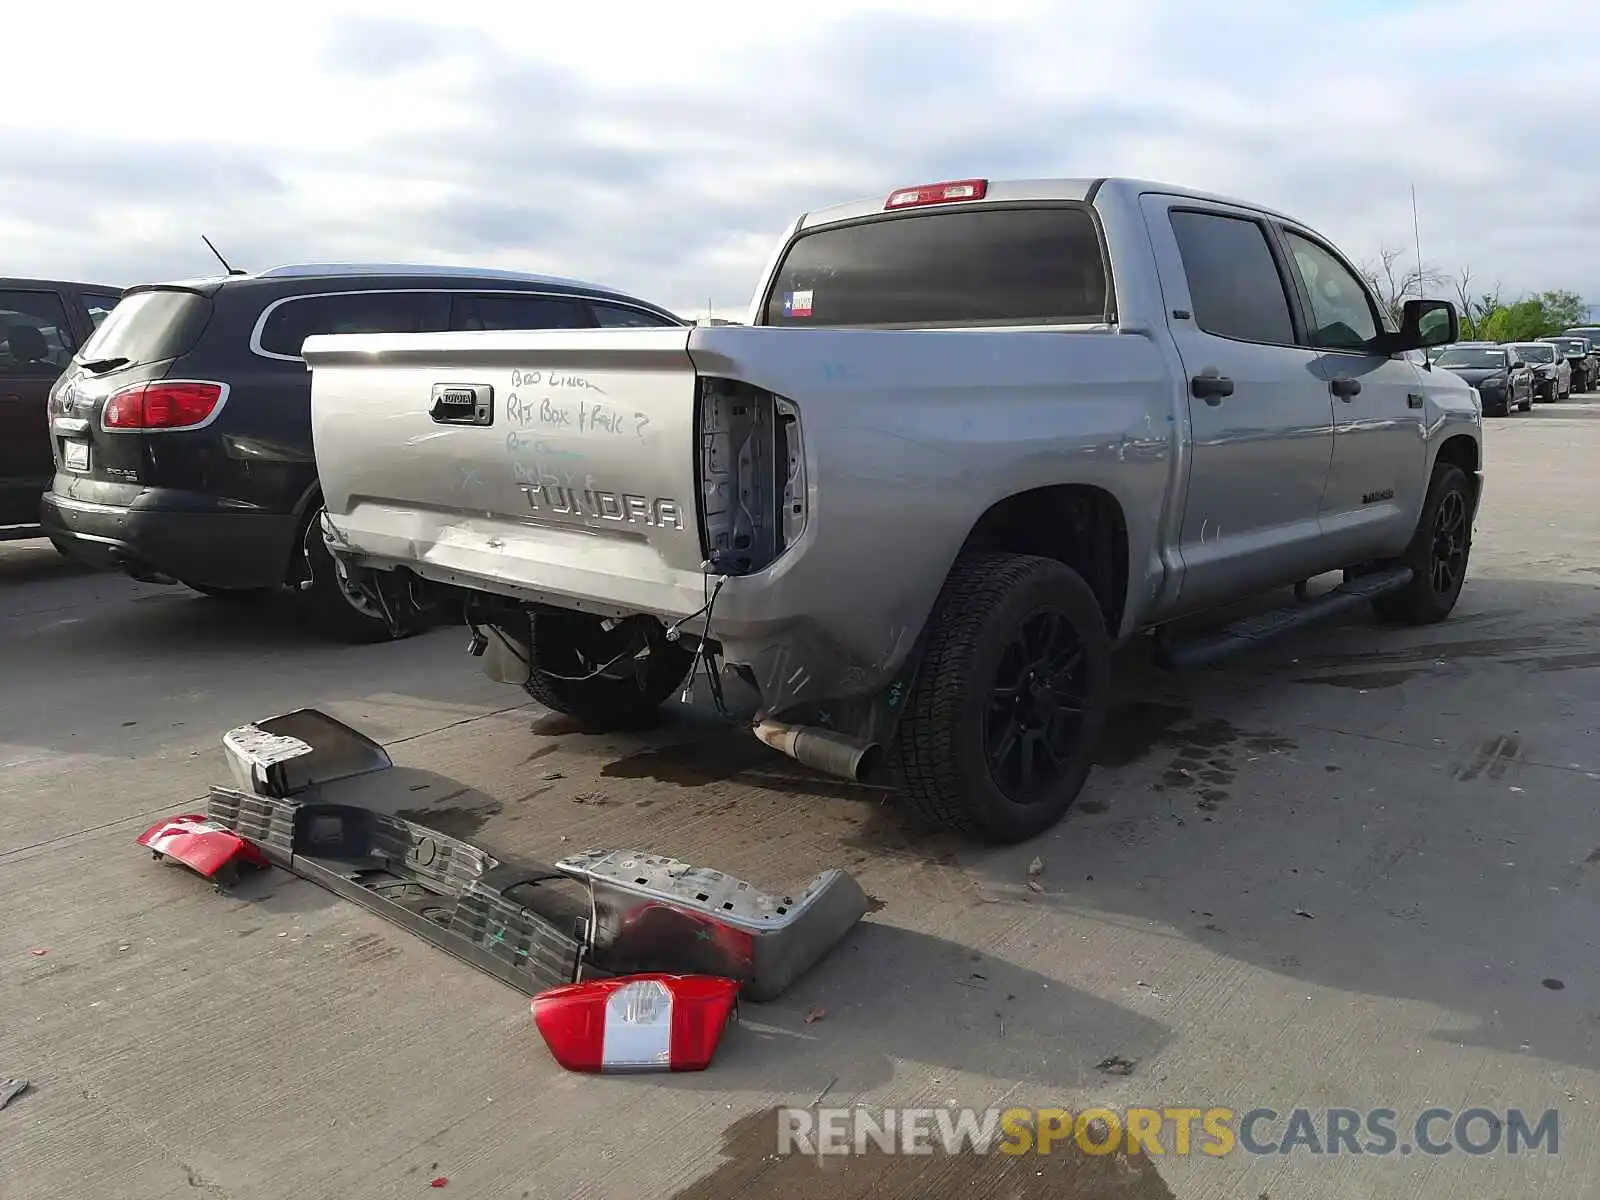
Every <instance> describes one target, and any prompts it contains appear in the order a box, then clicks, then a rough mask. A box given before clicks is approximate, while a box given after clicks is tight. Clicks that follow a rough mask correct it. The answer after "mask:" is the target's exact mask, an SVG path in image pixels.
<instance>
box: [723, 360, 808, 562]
mask: <svg viewBox="0 0 1600 1200" xmlns="http://www.w3.org/2000/svg"><path fill="white" fill-rule="evenodd" d="M698 408H699V428H700V539H701V543H702V546H703V549H704V551H705V556H706V560H707V561H708V562H709V563H711V564H712V565H713V566H714V567H716V568H717V569H718V570H719V571H720V572H721V573H726V574H735V575H747V574H750V573H751V572H754V571H759V570H761V569H763V568H764V567H767V566H769V565H771V564H772V563H773V562H774V561H775V560H776V559H777V558H778V557H779V555H781V554H783V552H784V551H785V550H787V549H788V548H789V547H790V546H793V545H794V544H795V542H797V541H798V540H799V539H800V535H801V533H803V532H804V531H805V527H806V520H807V517H808V515H809V508H810V499H809V497H808V495H807V492H806V458H805V444H804V442H803V440H802V438H801V432H800V410H799V409H798V408H797V407H796V406H795V405H794V403H793V402H792V401H789V400H786V399H784V398H783V397H782V396H774V395H773V394H772V393H771V392H765V391H762V390H761V389H760V388H756V387H752V386H751V385H750V384H747V383H741V382H739V381H737V380H732V379H717V378H713V377H710V376H705V377H702V378H701V380H700V396H699V405H698Z"/></svg>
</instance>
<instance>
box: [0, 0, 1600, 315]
mask: <svg viewBox="0 0 1600 1200" xmlns="http://www.w3.org/2000/svg"><path fill="white" fill-rule="evenodd" d="M236 3H237V0H236ZM233 8H234V5H230V4H218V3H208V4H204V5H201V4H192V5H191V4H179V3H172V2H166V3H163V2H161V0H142V2H141V3H138V4H127V3H118V4H112V3H106V2H103V0H75V3H73V4H70V5H44V4H29V5H22V4H17V5H14V6H12V7H10V8H8V10H7V13H6V21H5V47H6V49H5V53H4V62H5V71H4V76H3V78H4V81H5V91H6V93H7V96H8V100H9V103H7V104H6V105H5V106H4V107H0V247H3V248H4V261H3V262H0V273H4V274H12V275H45V276H54V277H67V278H81V279H88V280H95V281H102V282H106V283H113V284H127V283H132V282H136V281H139V280H143V279H150V278H160V277H174V276H183V275H189V274H195V273H203V272H206V271H209V270H210V269H211V268H212V267H213V266H214V263H213V261H212V260H211V259H210V257H209V255H208V254H207V252H206V250H205V247H204V246H203V244H202V243H201V241H200V235H201V234H202V233H206V234H209V235H210V236H211V238H212V240H213V241H215V242H216V243H217V244H218V246H219V247H221V248H222V250H223V252H224V253H225V254H227V255H228V256H229V257H230V258H231V259H232V260H234V263H235V265H243V266H246V267H251V268H259V267H264V266H268V265H272V264H274V263H281V262H292V261H328V260H346V261H348V260H369V261H370V260H379V261H407V262H422V261H433V262H454V263H472V264H482V265H492V266H501V267H519V268H529V269H535V270H541V271H550V272H554V273H558V274H564V275H575V276H579V277H582V278H586V279H592V280H595V281H598V282H603V283H608V284H612V285H614V286H618V287H622V288H626V289H628V290H630V291H633V292H636V293H638V294H640V295H644V296H647V297H649V298H651V299H654V300H656V301H658V302H660V303H664V304H667V305H669V306H671V307H674V308H676V309H678V310H679V311H682V312H694V311H696V310H699V311H704V309H705V306H706V305H707V302H708V301H709V302H710V303H711V304H712V305H713V306H714V307H715V308H716V309H717V310H718V311H719V312H721V313H724V314H727V315H741V314H742V309H743V306H744V304H745V303H746V301H747V299H748V297H749V293H750V291H751V289H752V287H753V286H754V283H755V276H756V274H757V272H758V271H759V270H760V268H761V266H762V264H763V262H764V260H765V258H766V255H767V253H768V252H769V250H770V248H771V243H772V239H773V238H774V237H775V236H776V235H777V234H778V233H779V232H781V230H782V228H783V226H784V225H785V224H786V223H787V221H788V220H789V219H790V218H791V217H793V216H794V214H795V213H797V212H799V211H802V210H805V209H807V208H812V207H819V206H822V205H825V204H829V203H832V202H834V201H837V200H842V199H849V198H852V197H855V196H859V195H875V194H878V193H887V192H888V191H889V190H891V189H892V188H895V187H900V186H904V185H908V184H914V183H924V182H931V181H934V180H939V179H948V178H959V177H965V176H988V177H991V178H997V177H1008V176H1011V177H1016V176H1037V175H1064V176H1093V175H1104V174H1119V175H1138V176H1141V177H1147V178H1156V179H1161V180H1164V181H1168V182H1172V183H1181V184H1188V185H1193V186H1198V187H1203V188H1206V189H1209V190H1213V191H1222V192H1226V193H1230V194H1235V195H1240V196H1243V197H1246V198H1249V199H1252V200H1258V201H1261V202H1264V203H1268V204H1270V205H1273V206H1275V207H1278V208H1282V209H1285V210H1287V211H1289V212H1292V213H1294V214H1295V215H1297V216H1299V217H1301V218H1302V219H1304V220H1307V221H1309V222H1311V223H1312V224H1313V225H1315V226H1317V227H1318V228H1320V229H1322V230H1323V231H1324V232H1325V233H1327V234H1328V235H1329V236H1331V237H1333V238H1334V239H1335V240H1336V241H1338V242H1339V243H1340V244H1341V245H1342V246H1344V247H1345V248H1346V249H1347V250H1348V251H1349V252H1350V253H1351V254H1352V255H1354V256H1356V257H1357V258H1369V257H1371V256H1373V255H1374V254H1375V252H1376V251H1377V250H1378V248H1379V247H1380V246H1381V245H1383V244H1386V243H1387V244H1391V245H1396V246H1405V247H1407V248H1409V247H1410V245H1411V239H1412V229H1411V195H1410V187H1411V185H1412V184H1413V183H1414V184H1415V185H1416V189H1417V197H1418V203H1419V208H1420V213H1421V232H1422V250H1423V257H1424V259H1425V260H1427V261H1428V262H1429V263H1430V264H1432V265H1436V266H1438V267H1440V268H1442V269H1447V270H1454V269H1456V268H1459V267H1461V266H1463V265H1467V266H1470V267H1471V269H1472V271H1473V273H1474V275H1475V277H1476V278H1477V279H1479V280H1480V281H1482V282H1483V283H1485V284H1492V283H1494V282H1496V281H1498V282H1499V283H1500V284H1501V285H1502V287H1503V289H1504V292H1505V294H1507V295H1508V296H1510V295H1514V294H1516V293H1519V292H1522V291H1526V290H1544V289H1546V288H1553V287H1562V288H1570V289H1572V290H1574V291H1578V292H1580V293H1582V294H1584V295H1585V296H1587V297H1588V298H1590V299H1593V300H1596V301H1600V12H1596V11H1595V9H1594V6H1593V0H1519V3H1517V4H1515V5H1514V6H1512V5H1507V4H1505V3H1504V0H1451V2H1449V3H1441V2H1436V0H1294V2H1289V0H1283V2H1276V0H1101V2H1097V3H1090V2H1087V0H1031V2H1028V0H961V2H953V0H807V2H806V3H804V4H791V3H788V2H787V0H764V3H758V2H756V0H743V2H724V0H671V2H663V0H651V2H646V0H598V2H594V3H580V4H566V3H562V2H561V0H524V2H523V3H521V4H510V3H506V4H502V3H496V2H491V0H459V2H458V3H455V4H444V3H439V2H438V0H431V2H419V0H382V2H381V3H379V2H371V3H368V2H364V0H349V2H345V0H324V2H323V3H320V4H301V3H298V2H297V0H274V2H272V3H266V4H261V3H252V4H248V5H246V4H243V3H238V7H237V12H238V14H239V15H232V11H231V10H233ZM246 13H248V14H250V15H249V16H248V17H246V16H245V15H244V14H246ZM29 47H32V48H33V49H32V50H29V49H28V48H29Z"/></svg>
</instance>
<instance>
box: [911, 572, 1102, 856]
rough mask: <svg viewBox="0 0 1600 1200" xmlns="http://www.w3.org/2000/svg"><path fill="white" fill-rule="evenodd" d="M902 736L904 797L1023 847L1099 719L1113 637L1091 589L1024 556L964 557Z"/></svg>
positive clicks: (1057, 802) (1072, 779)
mask: <svg viewBox="0 0 1600 1200" xmlns="http://www.w3.org/2000/svg"><path fill="white" fill-rule="evenodd" d="M928 633H929V638H928V644H927V651H926V654H925V657H924V659H923V662H922V669H921V670H920V671H919V672H918V676H917V682H916V685H915V687H914V688H913V689H912V693H911V695H910V697H909V698H908V699H907V703H906V709H905V713H904V715H903V717H902V719H901V722H900V726H899V729H898V731H897V733H896V743H895V755H894V758H895V761H896V769H897V773H898V775H899V780H898V782H899V785H900V790H901V793H902V795H903V796H904V797H905V799H906V801H907V802H908V803H909V804H910V805H911V806H912V807H913V808H914V809H916V810H917V811H918V812H919V813H920V814H922V815H923V816H924V817H926V818H929V819H931V820H933V821H935V822H937V823H938V824H941V825H944V826H947V827H950V828H954V829H958V830H961V831H963V832H970V833H976V834H978V835H980V836H982V837H985V838H988V839H989V840H991V841H996V842H1020V841H1025V840H1026V839H1028V838H1031V837H1034V836H1036V835H1038V834H1040V833H1043V832H1044V831H1045V830H1047V829H1049V828H1050V827H1051V826H1053V825H1055V824H1056V822H1058V821H1059V820H1061V818H1062V816H1064V815H1065V813H1066V811H1067V809H1068V808H1069V807H1071V805H1072V802H1073V801H1074V800H1076V799H1077V798H1078V793H1079V792H1080V791H1082V790H1083V784H1084V780H1085V779H1086V778H1087V777H1088V774H1089V768H1090V766H1091V765H1092V763H1093V754H1094V748H1095V743H1096V742H1097V741H1098V740H1099V738H1100V733H1101V730H1102V729H1103V728H1104V727H1105V720H1106V709H1107V706H1108V703H1109V692H1110V684H1111V638H1110V635H1109V634H1108V633H1107V630H1106V625H1105V617H1104V615H1103V614H1102V612H1101V609H1100V602H1099V601H1098V600H1097V599H1096V597H1095V594H1094V592H1093V591H1092V590H1091V589H1090V587H1089V585H1088V584H1087V583H1085V582H1084V581H1083V579H1082V578H1081V577H1080V576H1079V575H1078V574H1077V572H1075V571H1073V570H1072V569H1071V568H1069V567H1067V566H1065V565H1063V564H1062V563H1059V562H1057V561H1055V560H1054V559H1049V558H1038V557H1035V556H1033V555H1027V554H972V555H963V556H962V557H961V558H959V559H957V561H956V565H955V567H954V568H953V569H952V570H951V572H950V577H949V578H948V579H947V580H946V581H945V585H944V588H943V590H942V591H941V592H940V594H939V598H938V601H937V602H936V603H935V605H934V611H933V615H932V617H931V618H930V622H929V629H928Z"/></svg>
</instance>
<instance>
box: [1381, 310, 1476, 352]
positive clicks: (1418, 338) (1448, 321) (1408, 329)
mask: <svg viewBox="0 0 1600 1200" xmlns="http://www.w3.org/2000/svg"><path fill="white" fill-rule="evenodd" d="M1395 336H1396V337H1397V338H1398V339H1399V341H1401V342H1402V343H1403V345H1402V346H1401V349H1404V350H1422V349H1426V348H1427V347H1429V346H1447V345H1449V344H1450V343H1451V342H1456V341H1460V340H1461V319H1460V317H1458V316H1457V315H1456V306H1455V305H1454V304H1451V303H1450V301H1448V300H1407V301H1406V303H1405V308H1404V310H1403V311H1402V314H1401V319H1400V332H1399V333H1398V334H1396V335H1395Z"/></svg>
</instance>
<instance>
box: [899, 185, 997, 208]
mask: <svg viewBox="0 0 1600 1200" xmlns="http://www.w3.org/2000/svg"><path fill="white" fill-rule="evenodd" d="M988 192H989V181H988V180H987V179H951V180H947V181H946V182H944V183H925V184H922V185H921V186H919V187H909V188H901V189H899V190H898V191H894V192H890V193H889V198H888V199H887V200H885V201H884V202H883V207H884V208H885V209H895V208H920V207H921V206H922V205H924V204H959V203H961V202H963V201H966V200H982V199H983V198H984V196H986V195H987V194H988Z"/></svg>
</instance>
